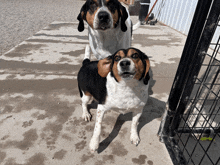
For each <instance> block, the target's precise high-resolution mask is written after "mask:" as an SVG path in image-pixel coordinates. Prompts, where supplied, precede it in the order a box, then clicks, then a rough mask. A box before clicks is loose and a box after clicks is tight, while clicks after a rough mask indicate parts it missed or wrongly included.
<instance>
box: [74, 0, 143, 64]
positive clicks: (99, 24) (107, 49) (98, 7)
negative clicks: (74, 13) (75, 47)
mask: <svg viewBox="0 0 220 165" xmlns="http://www.w3.org/2000/svg"><path fill="white" fill-rule="evenodd" d="M77 19H78V20H79V25H78V31H80V32H81V31H83V30H84V21H85V22H86V23H87V24H88V33H89V45H90V48H91V50H92V52H93V54H94V55H95V57H96V58H97V59H98V60H100V59H103V58H105V57H107V56H109V55H111V54H113V53H115V52H116V51H117V50H119V49H127V48H129V47H130V46H131V38H132V22H131V19H130V16H129V13H128V11H127V9H126V8H125V7H124V6H123V5H122V4H121V3H120V2H119V1H118V0H87V1H86V2H85V4H84V5H83V6H82V8H81V10H80V13H79V15H78V17H77ZM139 25H140V23H139V22H138V23H137V24H136V25H135V26H134V29H137V28H138V27H139Z"/></svg>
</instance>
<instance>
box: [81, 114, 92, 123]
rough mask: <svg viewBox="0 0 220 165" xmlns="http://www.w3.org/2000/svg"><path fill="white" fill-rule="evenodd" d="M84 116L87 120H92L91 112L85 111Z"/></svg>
mask: <svg viewBox="0 0 220 165" xmlns="http://www.w3.org/2000/svg"><path fill="white" fill-rule="evenodd" d="M82 118H83V120H85V121H91V114H90V113H89V112H85V113H83V114H82Z"/></svg>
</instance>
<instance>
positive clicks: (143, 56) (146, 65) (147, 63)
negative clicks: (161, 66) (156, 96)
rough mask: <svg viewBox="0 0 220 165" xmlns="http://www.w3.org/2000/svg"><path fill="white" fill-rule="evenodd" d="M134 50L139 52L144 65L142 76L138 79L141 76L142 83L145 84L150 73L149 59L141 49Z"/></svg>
mask: <svg viewBox="0 0 220 165" xmlns="http://www.w3.org/2000/svg"><path fill="white" fill-rule="evenodd" d="M135 50H136V51H137V52H138V53H139V55H140V58H141V60H142V62H143V64H144V67H145V68H144V73H142V76H141V78H140V80H141V79H142V78H143V81H144V84H145V85H147V84H148V81H149V80H150V74H149V70H150V61H149V58H148V57H147V55H146V54H144V53H143V52H142V51H140V50H138V49H135Z"/></svg>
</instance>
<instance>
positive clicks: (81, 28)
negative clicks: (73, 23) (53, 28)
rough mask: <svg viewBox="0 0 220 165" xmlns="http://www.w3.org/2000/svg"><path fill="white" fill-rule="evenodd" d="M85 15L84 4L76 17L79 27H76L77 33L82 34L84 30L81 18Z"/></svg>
mask: <svg viewBox="0 0 220 165" xmlns="http://www.w3.org/2000/svg"><path fill="white" fill-rule="evenodd" d="M85 14H86V4H84V5H83V6H82V8H81V10H80V13H79V15H78V17H77V19H78V21H79V25H78V31H79V32H82V31H83V30H84V22H83V18H84V17H85V16H84V15H85Z"/></svg>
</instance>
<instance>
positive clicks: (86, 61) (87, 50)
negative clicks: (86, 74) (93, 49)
mask: <svg viewBox="0 0 220 165" xmlns="http://www.w3.org/2000/svg"><path fill="white" fill-rule="evenodd" d="M89 62H90V47H89V45H86V49H85V57H84V60H83V62H82V64H83V65H85V64H87V63H89Z"/></svg>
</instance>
